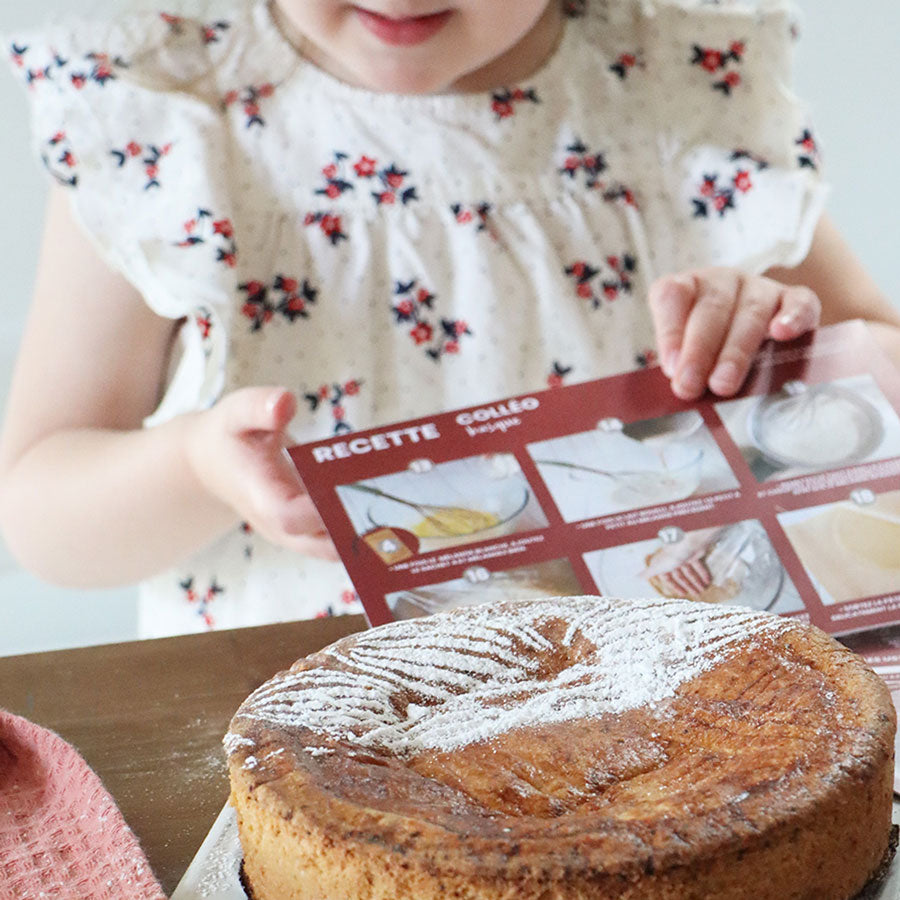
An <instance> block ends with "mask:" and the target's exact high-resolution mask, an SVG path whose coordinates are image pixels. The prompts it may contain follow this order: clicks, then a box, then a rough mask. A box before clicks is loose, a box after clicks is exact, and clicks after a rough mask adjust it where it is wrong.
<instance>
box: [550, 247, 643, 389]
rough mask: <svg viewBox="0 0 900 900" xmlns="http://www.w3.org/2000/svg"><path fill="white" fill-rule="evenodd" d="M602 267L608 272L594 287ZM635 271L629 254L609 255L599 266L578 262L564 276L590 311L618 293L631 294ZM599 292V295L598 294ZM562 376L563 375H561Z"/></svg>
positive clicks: (633, 262) (633, 259) (602, 269)
mask: <svg viewBox="0 0 900 900" xmlns="http://www.w3.org/2000/svg"><path fill="white" fill-rule="evenodd" d="M604 266H605V267H606V269H607V270H609V274H606V277H601V278H600V279H599V285H598V286H597V287H595V286H594V282H595V279H597V276H600V275H602V274H605V273H604ZM636 269H637V261H636V259H635V258H634V256H632V255H631V254H630V253H625V254H622V255H621V256H615V255H610V256H607V257H606V260H605V262H604V263H603V264H602V265H600V266H596V267H595V266H591V265H589V264H588V263H586V262H584V261H581V260H579V261H578V262H574V263H572V265H570V266H566V268H565V270H564V271H565V274H566V275H568V276H569V277H570V278H573V279H574V280H575V294H576V296H578V297H580V298H582V299H583V300H588V301H589V302H590V305H591V308H592V309H599V308H600V307H601V306H602V305H603V299H601V296H602V297H603V298H604V299H606V300H607V301H613V300H616V299H617V298H618V296H619V294H620V293H622V292H624V293H630V292H631V280H632V275H633V274H634V272H635V271H636ZM598 291H599V293H598ZM563 374H564V373H563Z"/></svg>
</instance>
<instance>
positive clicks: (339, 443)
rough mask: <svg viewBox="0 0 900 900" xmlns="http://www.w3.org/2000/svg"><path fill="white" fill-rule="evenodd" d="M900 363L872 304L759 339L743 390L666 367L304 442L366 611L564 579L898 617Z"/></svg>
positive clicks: (311, 486) (837, 622) (312, 478)
mask: <svg viewBox="0 0 900 900" xmlns="http://www.w3.org/2000/svg"><path fill="white" fill-rule="evenodd" d="M898 409H900V374H898V372H897V370H896V369H895V368H894V366H893V365H892V363H891V362H890V361H889V360H888V358H887V357H886V356H885V355H884V354H883V353H882V352H881V351H880V349H879V347H878V346H877V344H876V343H875V341H874V339H873V338H872V336H871V333H870V331H869V329H868V327H867V326H866V325H865V323H863V322H859V321H856V322H849V323H842V324H840V325H835V326H830V327H827V328H822V329H820V330H819V331H817V332H816V333H815V334H814V335H811V336H806V337H804V338H801V339H799V340H797V341H794V342H791V343H787V344H776V343H774V342H769V343H766V344H765V345H764V346H763V348H762V350H761V352H760V354H759V356H758V357H757V360H756V361H755V364H754V366H753V368H752V370H751V373H750V376H749V378H748V380H747V383H746V384H745V386H744V388H743V390H742V391H741V393H740V394H739V395H738V396H736V397H734V398H731V399H728V400H722V399H719V398H716V397H713V396H712V395H709V394H707V395H706V396H705V397H704V398H702V399H701V400H699V401H695V402H693V403H685V402H684V401H680V400H678V398H676V397H675V396H674V395H673V394H672V392H671V389H670V387H669V383H668V380H667V379H666V378H665V376H664V375H663V374H662V372H661V371H660V370H659V369H658V368H652V369H644V370H641V371H637V372H631V373H627V374H624V375H618V376H614V377H611V378H605V379H599V380H595V381H589V382H582V383H580V384H572V385H560V386H558V387H553V388H550V389H548V390H543V391H537V392H534V393H530V394H524V395H520V396H516V397H509V398H500V399H498V400H497V401H496V402H493V403H488V404H483V405H479V406H475V407H470V408H466V409H459V410H455V411H452V412H447V413H439V414H435V415H433V416H429V417H426V418H422V419H418V420H415V421H408V422H402V423H398V424H395V425H391V426H388V427H383V428H377V429H371V430H368V431H359V432H354V433H352V434H335V435H334V436H333V437H332V438H330V439H326V440H321V441H317V442H314V443H310V444H304V445H300V446H297V447H294V448H292V450H291V456H292V458H293V460H294V462H295V464H296V466H297V468H298V470H299V472H300V475H301V477H302V478H303V481H304V483H305V484H306V486H307V488H308V490H309V493H310V495H311V497H312V499H313V501H314V502H315V504H316V506H317V508H318V510H319V513H320V515H321V516H322V519H323V521H324V522H325V525H326V526H327V528H328V530H329V532H330V534H331V536H332V538H333V540H334V542H335V544H336V546H337V549H338V552H339V553H340V555H341V558H342V560H343V562H344V564H345V566H346V568H347V571H348V573H349V574H350V577H351V579H352V580H353V583H354V586H355V587H356V590H357V592H358V593H359V596H360V599H361V600H362V602H363V605H364V607H365V609H366V613H367V617H368V619H369V622H370V624H372V625H379V624H382V623H384V622H387V621H391V620H393V619H397V618H409V617H414V616H421V615H426V614H429V613H432V612H437V611H439V610H446V609H451V608H453V607H455V606H459V605H461V604H469V603H475V602H485V601H493V600H503V599H509V598H520V597H540V596H548V595H552V594H573V593H579V594H581V593H585V594H595V593H598V594H607V595H613V596H619V597H647V596H667V597H687V598H689V599H692V600H697V601H702V602H708V603H732V604H741V605H744V606H750V607H753V608H756V609H765V610H769V611H771V612H774V613H778V614H782V615H786V616H792V617H797V618H800V619H803V620H804V621H809V622H811V623H813V624H815V625H818V626H819V627H820V628H823V629H824V630H825V631H828V632H830V633H832V634H844V633H849V632H854V631H859V630H862V629H869V628H874V627H876V626H884V625H888V624H893V623H900V416H898Z"/></svg>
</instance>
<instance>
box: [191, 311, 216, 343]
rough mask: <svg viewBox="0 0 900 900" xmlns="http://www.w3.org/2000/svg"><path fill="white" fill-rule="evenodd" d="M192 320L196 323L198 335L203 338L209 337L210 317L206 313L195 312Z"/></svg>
mask: <svg viewBox="0 0 900 900" xmlns="http://www.w3.org/2000/svg"><path fill="white" fill-rule="evenodd" d="M194 321H195V322H196V323H197V329H198V330H199V332H200V337H202V338H203V339H204V340H205V339H206V338H208V337H209V335H210V332H211V331H212V319H211V318H210V316H209V314H208V313H197V315H196V316H194Z"/></svg>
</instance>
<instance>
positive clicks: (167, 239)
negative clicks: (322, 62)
mask: <svg viewBox="0 0 900 900" xmlns="http://www.w3.org/2000/svg"><path fill="white" fill-rule="evenodd" d="M567 15H568V19H567V22H566V30H565V33H564V36H563V38H562V39H561V42H560V44H559V46H558V48H557V49H556V51H555V53H554V55H553V57H552V58H551V59H550V60H549V61H548V62H547V64H546V65H545V66H544V67H543V68H542V69H541V70H540V71H538V72H537V73H536V74H534V76H533V77H531V78H529V79H526V80H525V81H524V82H522V83H521V84H511V85H508V86H503V87H501V88H498V89H497V90H495V91H492V92H488V93H483V94H482V93H477V94H467V95H437V96H426V97H403V96H397V95H392V94H372V93H369V92H366V91H364V90H361V89H358V88H353V87H350V86H348V85H346V84H343V83H340V82H338V81H336V80H335V79H333V78H332V77H330V76H328V75H326V74H324V73H323V72H321V71H320V70H318V69H316V68H315V67H313V66H311V65H310V64H309V63H307V62H306V61H304V60H303V59H302V58H300V57H299V56H298V55H297V53H296V52H295V50H294V49H293V48H292V47H291V46H290V44H289V43H287V42H286V40H285V39H284V38H283V36H282V35H281V34H280V32H279V31H278V29H277V28H276V26H275V24H274V23H273V21H272V19H271V15H270V12H269V10H268V8H267V6H266V4H265V3H262V2H260V3H256V4H253V5H248V6H247V7H245V8H242V9H241V10H240V11H239V12H237V13H236V14H235V15H234V16H231V17H228V18H226V19H222V20H217V21H211V22H197V21H193V20H188V19H182V18H178V17H175V16H172V15H166V14H157V15H152V16H146V15H142V16H136V17H132V18H128V19H125V20H124V21H121V22H118V23H115V24H106V25H96V24H85V23H83V22H74V23H72V24H71V25H69V26H67V27H59V28H57V29H55V30H53V31H49V32H43V33H41V34H35V35H21V36H16V37H15V38H13V39H12V40H10V42H9V50H10V53H11V56H12V62H13V65H14V67H15V69H16V71H17V72H18V74H19V75H20V77H21V78H22V80H23V82H24V83H25V84H26V86H27V90H28V93H29V94H30V96H31V98H32V100H33V134H34V141H35V144H36V148H37V152H38V154H39V156H40V157H41V159H42V160H43V163H44V165H45V166H46V167H47V169H48V171H49V172H50V174H51V175H52V176H53V177H54V178H55V179H56V180H57V181H59V182H61V183H62V184H64V185H66V186H68V187H69V189H70V192H71V197H72V202H73V204H74V208H75V211H76V214H77V217H78V219H79V220H80V222H81V223H82V224H83V226H84V228H85V229H86V230H87V232H88V233H89V234H90V235H91V236H92V238H93V240H94V242H95V244H96V245H97V247H98V248H99V250H100V252H101V253H102V254H103V256H104V257H105V259H106V260H107V261H108V262H109V263H110V264H111V265H112V266H113V267H115V268H116V269H117V270H119V271H121V272H122V273H124V275H125V276H126V277H127V278H128V279H129V280H130V281H131V282H132V283H133V284H134V285H135V286H136V287H137V288H138V289H139V290H140V291H141V293H142V294H143V296H144V297H145V298H146V302H147V303H148V304H149V306H150V307H151V308H152V309H153V310H155V311H156V312H157V313H159V314H160V315H162V316H168V317H172V318H183V319H184V326H183V328H182V329H181V355H180V359H179V363H178V366H177V367H176V369H175V371H174V372H173V375H172V379H171V383H170V386H169V389H168V391H167V393H166V395H165V398H164V400H163V402H162V404H161V406H160V408H159V410H158V411H157V412H156V414H155V415H154V416H153V418H152V420H151V421H149V422H148V425H147V427H153V425H154V424H155V423H156V422H159V421H162V420H164V419H166V418H169V417H171V416H173V415H176V414H178V413H181V412H183V411H186V410H196V409H202V408H204V407H208V406H209V405H210V404H212V403H214V402H215V401H216V399H217V398H219V397H220V396H221V395H222V394H223V393H224V392H227V391H230V390H232V389H234V388H237V387H239V386H242V385H249V384H285V385H287V386H288V387H290V388H291V389H292V390H294V391H296V393H297V396H298V398H299V402H300V412H299V414H298V416H297V418H296V421H295V422H294V423H293V426H292V428H293V437H295V438H296V439H297V440H298V441H305V440H315V439H320V438H323V437H327V436H329V435H331V434H334V433H343V432H347V431H351V430H355V429H360V428H368V427H372V426H376V425H382V424H386V423H389V422H394V421H399V420H404V419H410V418H415V417H419V416H423V415H426V414H429V413H432V412H434V411H436V410H443V409H452V408H456V407H460V406H470V405H473V404H477V403H481V402H484V401H490V400H495V399H497V398H500V397H505V396H509V395H512V394H518V393H522V392H526V391H531V390H535V389H538V388H544V387H547V386H548V385H550V386H553V385H558V384H560V383H563V382H573V381H581V380H585V379H590V378H595V377H598V376H604V375H609V374H613V373H617V372H622V371H626V370H629V369H633V368H635V367H639V366H645V365H648V364H652V363H653V362H654V353H653V349H652V348H653V333H652V328H651V322H650V317H649V312H648V308H647V302H646V290H647V286H648V284H649V282H650V281H651V280H652V279H653V278H655V277H656V276H658V275H660V274H663V273H667V272H671V271H675V270H680V269H684V268H687V267H692V266H697V265H708V264H720V265H735V266H741V267H743V268H744V269H746V270H748V271H752V272H762V271H764V270H765V269H766V268H768V267H769V266H771V265H773V264H782V265H792V264H796V263H798V262H799V261H800V260H801V259H802V258H803V257H804V256H805V254H806V252H807V250H808V246H809V242H810V240H811V235H812V231H813V229H814V227H815V224H816V221H817V219H818V216H819V214H820V211H821V207H822V203H823V196H824V189H823V188H822V186H821V184H820V179H819V171H818V169H819V166H818V162H819V161H818V157H817V152H816V145H815V141H814V138H813V135H812V132H811V130H810V125H809V122H808V121H807V117H806V112H805V110H804V108H803V107H802V106H801V105H800V104H799V103H798V102H797V101H796V99H795V98H794V97H793V95H792V94H791V92H790V87H789V83H790V76H791V71H790V70H791V57H792V45H793V40H794V37H795V23H794V18H793V15H792V9H791V8H790V7H789V6H788V5H787V4H786V3H783V2H780V0H772V2H766V0H721V2H702V0H607V2H601V0H589V2H587V3H586V4H572V3H569V4H567ZM209 452H210V453H211V454H212V453H215V448H214V447H210V448H209ZM161 527H164V526H161ZM141 604H142V615H141V628H142V632H143V634H145V635H147V636H150V635H162V634H174V633H180V632H187V631H195V630H202V629H206V628H211V627H234V626H238V625H247V624H258V623H263V622H270V621H277V620H285V619H296V618H307V617H312V616H315V615H323V614H330V613H340V612H346V611H356V610H357V609H358V607H357V601H356V598H355V594H354V592H353V588H352V586H351V585H350V583H349V580H348V579H347V576H346V574H345V573H344V571H343V569H342V567H341V566H339V565H337V564H334V563H324V562H318V561H312V560H308V559H305V558H303V557H300V556H298V555H297V554H295V553H291V552H288V551H284V550H280V549H278V548H275V547H273V546H271V545H269V544H267V543H266V542H265V541H264V540H263V539H261V538H260V537H259V536H258V535H255V534H253V533H252V532H251V531H250V530H249V529H248V528H247V527H243V528H240V529H237V530H235V532H234V533H233V534H229V535H227V536H226V537H225V538H223V539H222V540H221V541H220V542H218V543H217V544H215V545H214V546H211V547H209V548H207V549H206V550H204V551H203V552H201V553H199V554H197V555H196V556H195V557H193V558H191V559H190V560H188V561H187V562H186V563H184V564H183V565H181V566H179V567H178V569H177V570H175V571H167V572H163V573H161V574H159V575H157V576H156V577H154V578H153V579H151V580H150V581H149V582H147V583H146V584H145V585H143V586H142V593H141Z"/></svg>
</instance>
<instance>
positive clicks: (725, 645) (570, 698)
mask: <svg viewBox="0 0 900 900" xmlns="http://www.w3.org/2000/svg"><path fill="white" fill-rule="evenodd" d="M794 627H796V626H795V625H794V624H793V623H792V622H790V621H789V620H786V619H782V618H778V617H776V616H772V615H769V614H766V613H758V612H754V611H750V610H745V609H740V608H735V607H710V606H705V605H700V604H697V603H691V602H689V601H684V600H619V599H614V598H597V597H570V598H562V599H553V600H538V601H520V602H518V603H508V604H504V605H503V607H502V611H500V610H498V609H497V608H496V607H491V606H474V607H467V608H464V609H460V610H457V611H455V612H453V613H451V614H449V615H441V616H436V617H433V618H430V619H426V620H421V619H420V620H413V621H404V622H395V623H392V624H390V625H386V626H382V627H380V628H378V629H373V630H372V631H369V632H364V633H363V634H361V635H359V636H358V637H355V638H354V639H352V640H350V641H343V642H340V643H339V644H338V645H334V646H332V647H329V648H326V649H325V650H324V651H322V652H321V653H319V654H317V655H316V656H315V657H313V658H312V659H313V660H314V665H309V664H301V665H299V666H297V667H295V668H293V669H291V670H289V671H287V672H282V673H281V674H279V675H278V676H276V677H275V678H274V679H272V680H271V681H270V682H268V683H266V684H264V685H263V686H262V687H260V688H259V689H258V690H257V691H255V692H254V693H253V694H251V696H250V697H249V698H248V699H247V701H246V702H245V703H244V705H243V706H242V708H241V710H240V711H239V713H238V718H240V717H241V716H244V717H249V718H251V719H253V720H255V721H257V722H259V723H260V724H262V725H268V726H271V727H273V728H277V729H287V730H296V731H298V732H299V731H302V730H308V731H309V732H313V733H315V734H317V735H319V736H322V737H324V738H327V739H330V740H335V741H343V742H348V743H351V744H353V745H356V746H359V747H361V748H365V749H367V750H383V751H386V752H388V753H391V754H394V755H396V756H400V757H411V756H415V755H416V754H417V753H420V752H423V751H426V750H439V751H449V750H453V749H456V748H459V747H462V746H465V745H467V744H472V743H477V742H480V741H485V740H489V739H491V738H493V737H496V736H498V735H500V734H504V733H506V732H509V731H511V730H513V729H517V728H527V727H532V726H542V725H547V724H551V723H555V722H563V721H572V720H575V719H582V718H591V717H597V716H602V715H604V714H615V713H621V712H623V711H625V710H628V709H635V708H638V707H641V706H648V705H649V706H652V705H654V704H657V703H660V702H661V701H664V700H666V699H667V698H670V697H672V696H673V695H674V694H675V691H676V689H677V688H678V687H679V685H682V684H684V683H685V682H688V681H690V680H691V679H693V678H695V677H697V676H698V675H700V674H701V673H703V672H705V671H707V670H709V669H710V668H712V667H713V666H715V665H717V664H719V663H721V662H723V661H725V660H726V659H727V658H728V657H729V656H730V654H731V652H732V651H733V650H735V649H737V648H739V647H740V646H742V644H743V645H744V646H745V643H744V642H745V641H746V639H747V637H748V636H757V637H758V638H763V637H764V636H767V635H768V636H775V635H778V634H785V633H786V632H787V631H788V630H790V629H792V628H794ZM601 647H602V651H601V650H599V649H598V648H601ZM561 649H562V651H563V652H562V653H561V652H560V651H561ZM239 740H240V741H243V740H246V739H245V738H241V737H240V736H239V735H238V734H236V733H234V732H232V733H230V734H229V735H228V736H226V741H225V743H226V748H227V749H228V750H229V752H230V751H231V749H233V746H229V745H233V744H234V743H235V742H237V741H239ZM311 749H314V748H311Z"/></svg>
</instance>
